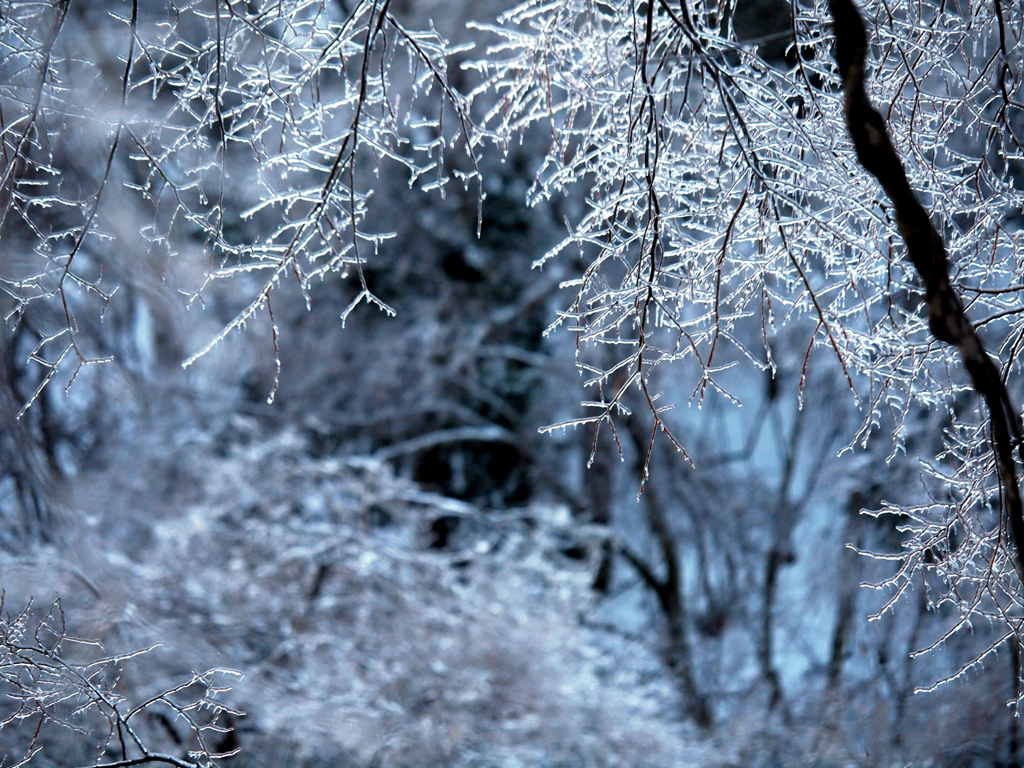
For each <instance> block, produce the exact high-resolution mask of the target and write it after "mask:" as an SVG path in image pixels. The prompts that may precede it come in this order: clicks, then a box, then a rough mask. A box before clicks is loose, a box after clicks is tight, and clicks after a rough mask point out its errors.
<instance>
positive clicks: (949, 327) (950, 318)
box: [829, 0, 1024, 581]
mask: <svg viewBox="0 0 1024 768" xmlns="http://www.w3.org/2000/svg"><path fill="white" fill-rule="evenodd" d="M829 8H830V9H831V11H832V17H833V19H834V20H835V36H836V61H837V62H838V64H839V73H840V75H841V76H842V78H843V91H844V94H845V112H846V126H847V128H848V129H849V131H850V137H851V138H852V140H853V145H854V148H855V149H856V150H857V158H858V159H859V160H860V162H861V165H863V166H864V167H865V168H866V169H867V170H868V171H870V172H871V173H872V175H874V176H875V178H877V179H878V181H879V183H880V184H881V185H882V188H883V189H885V191H886V193H887V194H888V195H889V198H890V199H891V200H892V203H893V207H894V209H895V211H896V224H897V226H898V227H899V231H900V234H901V235H902V236H903V240H904V242H905V243H906V245H907V253H908V255H909V256H910V260H911V261H912V262H913V263H914V267H915V268H916V269H917V272H918V274H919V275H920V276H921V279H922V280H923V281H924V285H925V298H926V301H927V305H928V327H929V328H930V329H931V332H932V335H933V336H935V338H936V339H938V340H939V341H944V342H946V343H947V344H952V345H953V346H955V347H956V348H957V351H958V352H959V353H960V358H961V359H962V360H963V363H964V368H966V369H967V372H968V374H969V375H970V377H971V383H972V384H973V386H974V389H975V391H977V393H978V394H979V395H981V397H982V398H983V399H984V400H985V404H986V405H987V406H988V411H989V417H990V418H989V421H990V424H991V429H992V443H993V450H994V453H995V457H996V468H997V470H998V474H999V488H1000V495H1001V502H1002V509H1003V513H1004V515H1005V518H1004V519H1006V520H1007V521H1008V523H1009V530H1010V534H1011V540H1012V543H1013V547H1014V549H1015V551H1016V555H1017V557H1016V564H1017V573H1018V576H1020V577H1021V580H1022V581H1024V555H1022V553H1021V546H1022V545H1024V512H1022V509H1021V497H1020V487H1019V485H1018V481H1017V470H1016V465H1015V464H1014V457H1013V451H1014V443H1017V444H1019V443H1020V442H1021V425H1020V423H1019V421H1018V420H1017V415H1016V411H1015V410H1014V408H1013V405H1012V404H1011V403H1010V397H1009V394H1008V393H1007V391H1006V386H1005V384H1004V383H1003V380H1002V377H1001V376H1000V375H999V369H998V367H997V366H996V364H995V362H993V360H992V358H991V357H990V356H989V354H988V352H986V351H985V347H984V345H983V344H982V342H981V338H980V337H979V336H978V332H977V330H976V329H975V327H974V325H973V324H972V323H971V321H970V320H969V319H968V318H967V314H966V313H965V311H964V305H963V302H962V301H961V300H960V297H959V296H957V294H956V293H955V292H954V290H953V286H952V285H951V284H950V281H949V263H948V258H947V256H946V248H945V245H944V244H943V242H942V237H941V236H940V235H939V233H938V231H937V230H936V229H935V225H934V224H932V221H931V219H930V218H929V216H928V212H927V211H925V209H924V207H923V206H922V205H921V204H920V203H919V202H918V201H917V198H915V197H914V193H913V190H912V189H911V188H910V182H909V181H908V180H907V174H906V172H905V171H904V169H903V163H902V162H901V161H900V158H899V155H897V154H896V150H895V148H894V147H893V145H892V141H891V140H890V139H889V134H888V131H887V130H886V126H885V120H883V119H882V116H881V115H880V114H879V113H878V112H877V111H876V110H875V109H874V108H873V107H872V106H871V102H870V101H869V100H868V97H867V94H866V93H865V91H864V62H865V60H866V58H867V47H868V39H867V30H866V29H865V27H864V21H863V20H862V19H861V16H860V13H859V12H858V11H857V8H856V7H855V6H854V4H853V2H852V0H829Z"/></svg>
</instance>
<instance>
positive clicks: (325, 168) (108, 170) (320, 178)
mask: <svg viewBox="0 0 1024 768" xmlns="http://www.w3.org/2000/svg"><path fill="white" fill-rule="evenodd" d="M341 8H346V6H345V4H333V3H332V4H331V5H330V7H326V6H325V5H324V4H323V3H319V2H309V1H308V0H286V1H285V2H275V3H268V4H258V3H245V2H215V3H192V2H179V3H175V4H172V5H170V6H165V5H163V4H157V5H149V4H139V3H133V4H132V7H131V8H130V9H122V15H121V16H117V15H114V16H113V18H110V17H109V16H108V15H107V14H106V13H105V12H104V11H103V9H89V8H88V7H85V6H84V5H80V4H79V5H76V4H70V5H69V4H67V3H56V4H53V5H50V4H15V5H14V6H12V8H11V10H10V12H8V11H7V10H6V9H5V12H4V15H3V17H2V19H0V58H2V59H3V60H4V75H3V76H2V77H0V99H2V101H3V108H4V114H3V122H2V125H0V140H2V144H3V150H4V151H3V153H2V158H0V238H2V239H3V240H4V242H5V243H8V244H11V245H13V244H14V243H21V245H22V246H23V249H24V251H25V252H26V253H27V254H28V255H27V256H26V257H25V258H24V259H23V260H20V261H16V262H14V263H11V264H7V265H4V270H3V273H2V274H0V286H2V287H3V290H4V292H5V293H6V294H8V296H9V297H10V299H11V301H9V302H6V303H5V307H4V313H5V320H6V321H7V322H9V323H11V322H18V321H20V319H21V318H23V317H24V316H25V314H26V313H27V312H28V311H29V310H30V308H31V307H32V306H33V305H36V304H42V305H43V307H42V308H40V310H39V312H40V314H41V315H42V318H41V319H40V323H39V324H40V326H41V330H40V341H39V344H38V346H37V348H36V349H35V350H34V351H33V353H32V360H33V361H34V362H35V363H37V364H38V365H40V366H42V368H43V369H44V371H45V372H46V375H45V377H44V379H43V381H42V382H41V383H40V385H39V389H38V390H37V391H36V396H38V394H39V392H41V391H42V388H43V387H44V386H45V385H46V384H47V383H48V382H49V381H50V379H51V378H52V377H53V376H54V375H56V373H57V371H58V369H60V368H61V367H62V366H63V365H65V364H66V365H67V366H69V367H72V366H78V367H80V366H81V365H82V364H85V363H89V362H94V361H97V360H99V359H108V358H109V356H104V355H100V354H98V353H97V352H96V351H95V350H90V349H89V348H87V345H86V344H85V342H84V341H83V340H84V339H85V338H86V336H84V335H83V334H82V333H81V325H80V323H82V322H86V321H91V320H92V318H93V317H95V316H96V315H100V314H102V311H103V309H104V307H105V306H106V304H107V303H108V302H109V301H111V299H112V297H113V294H114V291H115V290H116V285H115V284H112V281H111V274H110V273H111V271H114V272H115V274H114V275H113V279H114V280H117V279H118V278H119V277H120V278H121V279H129V280H130V279H131V278H132V277H133V276H134V274H137V273H138V272H141V271H145V270H147V269H149V270H152V271H154V272H156V273H158V274H160V275H161V276H162V277H166V276H167V274H168V272H175V271H181V270H184V271H185V274H184V276H182V275H180V274H179V275H178V276H179V277H183V278H184V279H183V283H184V284H185V285H184V290H185V292H186V295H187V297H188V300H189V302H198V303H203V302H204V301H205V300H206V299H207V298H208V297H210V294H211V288H210V286H211V283H213V282H215V281H219V280H226V279H230V280H232V281H234V282H235V283H236V286H237V287H235V288H234V289H233V290H234V291H235V295H236V296H241V297H243V300H242V301H240V302H239V301H237V300H236V301H234V302H233V303H234V304H236V305H239V306H240V309H238V310H237V312H236V313H235V316H234V318H233V319H230V320H228V321H227V322H226V323H225V325H224V327H223V328H222V330H221V331H220V333H218V334H215V336H214V337H213V338H212V339H210V340H209V341H208V342H207V343H205V344H204V345H203V346H201V348H200V349H199V350H198V351H196V352H195V353H194V354H192V355H191V356H190V357H188V359H187V360H186V361H185V364H186V365H189V364H191V363H193V362H194V361H195V360H197V359H198V358H199V357H201V356H202V355H203V354H205V353H206V352H208V351H209V350H210V349H211V348H212V347H213V346H214V345H216V344H217V343H218V342H219V341H221V340H222V339H224V338H225V337H226V336H227V335H229V334H230V333H231V332H232V331H234V330H236V329H239V328H241V327H243V326H244V325H245V324H246V323H247V322H249V321H250V320H252V319H253V318H254V317H255V316H256V315H257V314H259V313H261V312H263V311H266V312H267V313H268V314H270V315H271V326H272V327H273V328H274V332H273V333H274V338H273V342H274V344H275V348H276V345H277V330H276V325H275V324H274V322H273V317H272V312H271V309H272V308H271V303H270V302H271V296H272V293H273V291H274V289H275V288H276V287H277V286H278V285H280V284H281V283H282V282H283V281H285V280H294V281H295V282H296V284H297V285H298V287H299V289H300V290H301V291H302V292H303V294H304V295H306V297H307V301H308V290H309V287H310V285H311V284H312V283H314V282H315V281H318V280H320V279H322V278H323V277H324V276H325V275H326V274H327V273H329V272H341V273H343V274H345V275H351V276H352V279H353V280H356V281H358V283H359V286H360V290H359V292H358V294H357V299H356V300H355V301H354V302H353V305H352V306H350V307H349V309H348V310H347V311H346V315H347V313H348V312H349V311H351V310H352V309H354V307H355V306H356V305H357V304H359V303H361V302H364V301H365V302H368V303H370V304H374V305H376V306H377V307H378V308H380V309H381V310H383V311H385V312H391V309H390V308H389V307H388V306H387V305H385V304H384V303H383V302H381V301H380V300H379V299H377V298H376V297H375V296H374V294H373V291H372V290H371V289H370V287H369V286H368V285H367V283H366V280H365V277H364V275H363V272H362V268H361V267H362V263H363V261H364V259H365V258H366V257H367V255H369V254H372V253H373V252H374V250H375V249H376V248H377V247H378V246H379V245H380V243H381V242H382V241H383V240H384V239H386V238H387V237H388V236H389V234H388V232H386V231H374V230H372V229H371V228H370V227H369V226H368V225H367V223H366V216H367V211H368V209H369V200H370V197H371V192H372V187H373V178H374V177H373V174H374V173H375V172H376V171H375V169H376V168H377V167H378V166H379V165H380V164H381V163H383V162H388V161H390V162H395V163H398V164H399V165H400V166H403V167H404V168H405V169H406V171H407V173H408V177H409V182H410V184H420V185H421V186H422V187H423V188H424V189H427V190H429V189H439V190H441V193H442V194H443V191H444V188H445V187H446V185H448V184H449V183H450V182H451V181H452V177H451V174H455V175H456V176H457V177H458V178H457V182H458V183H460V184H462V185H468V184H470V183H474V184H476V183H477V182H478V179H477V178H476V177H477V171H476V153H477V148H478V144H479V142H480V139H481V135H480V133H479V131H478V130H477V129H476V128H475V127H474V125H473V123H472V121H471V119H470V116H469V104H468V102H467V101H466V100H465V99H464V98H463V97H462V96H460V95H459V94H458V93H457V92H456V91H455V90H454V89H453V87H452V86H451V84H450V83H449V80H448V62H449V60H450V59H451V57H452V56H454V55H456V54H458V53H459V52H460V49H459V48H457V47H452V46H449V45H448V44H447V43H446V42H445V41H444V40H443V39H442V38H441V37H440V35H438V34H437V33H436V32H434V31H432V30H431V31H427V32H413V31H410V30H408V29H406V28H405V26H404V25H403V24H402V22H401V21H400V20H399V19H398V18H397V17H396V16H395V15H394V14H393V13H392V12H391V11H390V10H389V8H390V3H389V2H387V1H386V0H384V1H380V0H361V1H360V2H357V3H355V5H354V7H353V8H352V9H351V12H349V13H347V15H346V14H343V13H341ZM453 155H454V156H461V157H463V158H464V161H463V162H462V166H463V167H462V169H461V170H460V169H459V168H458V167H457V165H456V166H450V159H451V157H452V156H453ZM92 156H101V157H103V158H104V162H103V163H102V164H99V167H98V168H96V167H91V166H89V165H87V164H84V163H81V162H80V161H79V160H80V158H82V157H92ZM143 211H144V212H145V213H144V214H143V213H142V212H143ZM132 212H137V213H139V214H140V215H139V216H138V218H141V219H143V220H145V219H147V218H148V220H149V221H150V222H151V223H149V224H147V225H146V226H144V227H143V228H142V230H141V232H138V231H136V232H131V231H126V230H130V229H131V224H130V223H129V222H130V221H132V217H131V216H130V214H131V213H132ZM121 252H124V254H127V255H128V258H127V259H124V258H122V259H118V256H119V255H121ZM186 257H188V258H186ZM195 257H200V260H201V261H204V262H205V266H204V267H202V272H203V273H202V274H198V275H197V274H194V269H195V268H194V267H192V269H193V274H189V273H188V268H189V267H190V266H191V265H192V263H193V261H195ZM125 263H128V264H130V265H131V266H129V267H127V268H126V267H125V266H124V264H125ZM119 264H120V265H121V266H118V265H119ZM119 269H120V270H121V271H122V272H125V271H126V272H128V274H127V275H124V274H122V275H117V274H116V271H117V270H119ZM342 320H344V318H342ZM34 399H35V397H33V400H34ZM30 404H31V401H30V403H29V405H30ZM26 407H28V406H26Z"/></svg>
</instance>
